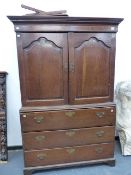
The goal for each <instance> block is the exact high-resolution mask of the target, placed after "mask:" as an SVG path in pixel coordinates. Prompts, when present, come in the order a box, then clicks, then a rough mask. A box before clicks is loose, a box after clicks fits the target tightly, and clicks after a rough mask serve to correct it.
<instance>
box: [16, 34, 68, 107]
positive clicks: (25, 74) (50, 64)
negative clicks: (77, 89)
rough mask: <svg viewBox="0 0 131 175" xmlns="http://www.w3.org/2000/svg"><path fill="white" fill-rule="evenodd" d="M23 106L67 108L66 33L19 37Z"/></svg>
mask: <svg viewBox="0 0 131 175" xmlns="http://www.w3.org/2000/svg"><path fill="white" fill-rule="evenodd" d="M17 42H18V57H19V70H20V80H21V81H20V82H21V94H22V104H23V106H41V105H58V104H66V103H67V101H68V88H67V87H68V85H67V83H68V50H67V34H66V33H21V34H20V36H19V37H17Z"/></svg>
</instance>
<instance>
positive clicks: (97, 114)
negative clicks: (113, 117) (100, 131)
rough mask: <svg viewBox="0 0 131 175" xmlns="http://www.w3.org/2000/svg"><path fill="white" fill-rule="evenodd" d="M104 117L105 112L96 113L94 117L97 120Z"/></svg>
mask: <svg viewBox="0 0 131 175" xmlns="http://www.w3.org/2000/svg"><path fill="white" fill-rule="evenodd" d="M104 115H105V112H96V116H97V117H98V118H102V117H104Z"/></svg>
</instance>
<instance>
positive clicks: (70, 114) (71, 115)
mask: <svg viewBox="0 0 131 175" xmlns="http://www.w3.org/2000/svg"><path fill="white" fill-rule="evenodd" d="M65 115H66V116H67V117H73V116H74V115H75V112H74V111H68V112H65Z"/></svg>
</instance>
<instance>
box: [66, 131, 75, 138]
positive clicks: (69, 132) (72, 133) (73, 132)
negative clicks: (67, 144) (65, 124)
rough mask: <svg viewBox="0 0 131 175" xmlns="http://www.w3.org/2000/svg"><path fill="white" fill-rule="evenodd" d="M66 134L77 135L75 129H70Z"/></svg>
mask: <svg viewBox="0 0 131 175" xmlns="http://www.w3.org/2000/svg"><path fill="white" fill-rule="evenodd" d="M66 135H67V136H69V137H72V136H74V135H75V131H73V130H69V131H67V132H66Z"/></svg>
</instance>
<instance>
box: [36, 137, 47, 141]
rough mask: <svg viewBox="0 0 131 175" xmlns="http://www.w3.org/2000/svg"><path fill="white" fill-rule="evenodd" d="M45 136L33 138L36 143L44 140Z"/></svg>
mask: <svg viewBox="0 0 131 175" xmlns="http://www.w3.org/2000/svg"><path fill="white" fill-rule="evenodd" d="M45 138H46V137H45V136H36V137H35V140H36V141H38V142H43V141H44V140H45Z"/></svg>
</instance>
